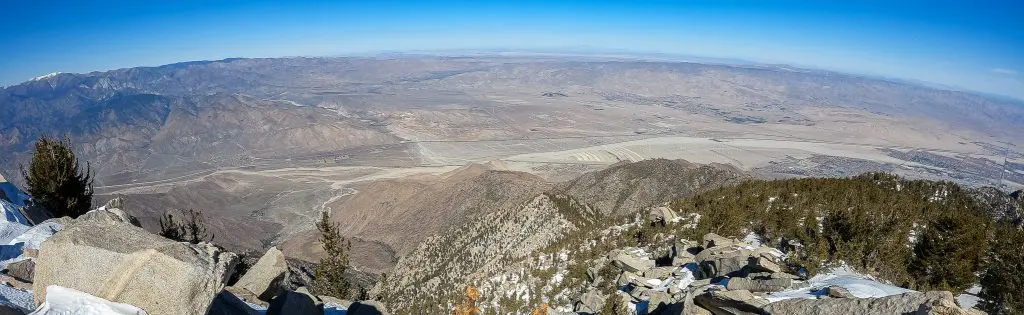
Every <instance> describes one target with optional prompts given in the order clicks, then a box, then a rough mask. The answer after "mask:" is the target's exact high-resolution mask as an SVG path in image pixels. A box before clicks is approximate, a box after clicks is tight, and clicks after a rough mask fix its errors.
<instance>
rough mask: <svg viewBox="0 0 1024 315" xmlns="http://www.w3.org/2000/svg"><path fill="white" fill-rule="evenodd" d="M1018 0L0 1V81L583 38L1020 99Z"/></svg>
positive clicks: (549, 44)
mask: <svg viewBox="0 0 1024 315" xmlns="http://www.w3.org/2000/svg"><path fill="white" fill-rule="evenodd" d="M1022 16H1024V1H1021V0H1004V1H992V0H977V1H943V0H938V1H898V0H892V1H874V0H865V1H831V0H822V1H771V0H761V1H753V0H750V1H743V0H719V1H599V0H592V1H556V0H551V1H531V0H525V1H515V2H488V1H386V0H385V1H365V2H357V1H287V2H285V1H280V2H278V1H216V0H210V1H191V0H181V1H131V2H129V1H67V2H62V1H6V2H5V3H4V4H3V10H0V85H11V84H16V83H19V82H22V81H25V80H27V79H29V78H31V77H34V76H38V75H42V74H46V73H50V72H55V71H62V72H90V71H96V70H110V69H116V68H124V67H133V66H153V65H161V64H167V63H174V62H180V61H189V60H209V59H222V58H228V57H276V56H318V55H344V54H353V53H366V52H374V51H384V50H387V51H396V50H397V51H402V50H447V49H481V48H483V49H487V48H524V49H558V48H565V47H593V48H594V49H600V48H607V49H628V50H632V51H646V52H661V53H679V54H692V55H701V56H709V57H729V58H741V59H747V60H752V61H761V62H771V63H787V64H794V65H799V66H806V67H817V68H824V69H832V70H839V71H845V72H852V73H860V74H869V75H884V76H890V77H896V78H905V79H914V80H922V81H928V82H934V83H939V84H945V85H950V86H956V87H962V88H967V89H972V90H977V91H982V92H988V93H995V94H1002V95H1009V96H1014V97H1017V98H1021V99H1024V17H1022Z"/></svg>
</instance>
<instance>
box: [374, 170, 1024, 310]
mask: <svg viewBox="0 0 1024 315" xmlns="http://www.w3.org/2000/svg"><path fill="white" fill-rule="evenodd" d="M986 191H987V190H980V191H979V190H970V189H963V188H961V187H959V186H957V185H956V184H953V183H948V182H929V181H914V180H905V179H901V178H899V177H896V176H891V175H885V174H866V175H862V176H858V177H854V178H849V179H791V180H779V181H759V180H754V181H747V182H744V183H741V184H739V185H734V186H723V187H721V188H718V189H713V190H710V191H705V192H701V193H697V194H694V195H692V196H688V197H683V198H678V199H675V200H673V201H672V202H669V203H666V204H665V205H663V206H656V207H648V208H647V209H646V210H644V211H643V212H641V214H638V215H635V216H629V217H624V218H620V219H614V218H612V217H603V218H602V216H601V215H600V214H598V213H596V212H595V211H594V210H593V208H592V207H588V206H586V205H584V204H583V203H582V202H579V201H577V200H575V199H574V198H571V197H566V196H561V197H559V196H549V195H545V196H542V197H538V199H536V200H534V201H533V203H531V204H529V205H528V206H529V207H524V208H517V209H514V210H511V211H508V213H509V214H507V215H506V216H505V217H504V220H505V222H501V221H500V220H501V219H502V218H503V217H502V216H500V215H497V214H495V215H492V216H489V217H488V219H489V220H492V221H474V222H473V223H471V224H467V225H464V226H463V227H461V228H456V229H452V230H449V231H448V232H447V233H445V234H442V235H439V236H435V237H432V238H430V239H429V240H428V241H427V242H425V243H424V244H423V245H422V246H421V247H420V248H418V249H417V250H416V251H414V252H413V254H411V255H410V256H409V257H408V259H403V260H401V261H400V262H399V265H398V266H397V267H396V269H395V272H394V273H392V274H389V275H388V277H387V280H386V281H384V282H382V283H380V284H379V285H378V290H379V292H380V295H381V297H382V298H383V299H384V300H385V301H388V302H389V305H392V307H393V311H394V312H396V313H398V314H416V313H417V311H416V310H420V309H432V310H436V311H442V310H447V309H451V307H452V306H453V305H455V303H458V302H459V301H460V300H461V295H462V292H463V289H464V288H465V287H466V286H472V287H476V288H478V289H479V291H480V292H481V295H482V298H481V299H480V300H479V301H478V303H477V306H479V307H481V308H482V309H483V310H484V312H485V313H488V314H524V313H529V312H530V311H531V310H534V309H535V308H537V307H538V306H540V305H547V306H549V307H551V309H550V312H549V313H560V312H562V313H564V312H573V311H575V312H582V313H594V312H598V313H601V314H604V312H608V309H607V308H605V307H606V305H605V304H606V302H607V303H611V302H608V301H609V300H610V299H611V300H614V299H622V302H623V303H622V304H624V305H626V306H627V307H629V308H631V309H633V310H634V311H635V310H641V312H640V314H647V312H648V311H650V313H652V314H679V313H678V311H679V310H682V311H683V312H684V313H686V314H705V313H707V312H709V311H710V312H713V313H715V314H748V313H750V314H763V313H768V314H802V313H808V312H810V313H814V312H820V311H824V310H826V309H829V308H835V307H842V308H857V309H862V310H863V311H864V313H865V314H887V313H885V312H886V311H888V310H889V309H893V308H900V309H907V310H908V311H916V310H918V309H926V308H928V309H947V308H948V309H949V310H956V311H957V312H961V313H949V314H966V313H965V312H968V311H967V310H966V308H970V307H971V306H973V305H974V303H975V302H976V301H977V300H978V299H977V298H976V297H974V295H970V294H968V295H961V296H959V298H960V299H961V300H962V301H967V302H969V304H967V305H963V307H961V306H960V305H958V302H956V301H954V300H953V296H957V295H960V294H961V293H963V292H965V291H967V290H969V288H970V287H972V286H974V285H976V284H978V283H979V281H981V279H980V278H979V274H983V273H986V272H989V271H986V270H990V267H987V266H990V265H991V264H992V263H993V260H990V259H989V257H990V254H989V253H990V251H989V248H990V247H991V248H997V247H1000V246H1004V245H1000V244H999V243H1000V240H999V239H993V238H991V236H992V235H993V233H994V232H993V231H996V230H998V229H1001V228H999V226H1001V225H1000V224H1002V223H1000V222H1012V221H1014V220H1016V219H1013V218H1005V217H992V216H990V213H995V212H998V211H993V210H992V209H991V208H990V206H989V204H991V203H990V202H981V201H982V200H1004V199H1005V198H1013V196H1016V195H1017V194H1019V193H1014V194H1005V193H1002V192H999V194H998V195H995V194H994V193H993V192H992V191H987V192H989V193H993V194H989V195H988V198H986V197H985V194H982V192H986ZM557 198H564V200H566V202H565V203H564V204H565V205H568V206H569V207H568V208H567V209H574V210H573V211H563V212H561V213H584V214H586V213H594V214H593V215H580V216H564V215H554V214H555V213H560V212H558V211H554V210H553V209H552V208H551V206H550V205H549V204H554V203H553V202H552V201H555V200H559V199H557ZM555 209H557V207H555ZM514 214H515V215H514ZM594 218H599V219H597V220H594ZM543 222H549V224H548V223H545V224H541V223H543ZM517 224H524V225H523V226H525V227H527V228H521V229H516V228H514V227H516V226H518V225H517ZM487 231H492V232H487ZM1012 231H1017V232H1009V233H1020V232H1019V230H1017V229H1012ZM708 233H719V234H722V235H724V236H717V234H708ZM1000 233H1003V232H1000ZM506 239H508V240H512V241H509V242H505V241H504V240H506ZM740 239H742V240H740ZM1014 246H1019V245H1014ZM490 248H498V250H491V249H490ZM496 254H498V255H496ZM998 281H1004V280H998ZM998 281H997V282H998ZM1010 281H1015V280H1010ZM999 285H1004V284H999ZM833 287H834V288H833ZM857 288H861V289H864V288H869V289H870V290H869V291H870V292H867V293H865V292H864V291H857V290H858V289H857ZM915 290H917V291H921V292H927V293H919V292H917V291H915ZM933 290H939V291H943V290H944V291H951V292H952V293H950V292H945V293H943V292H938V291H937V292H928V291H933ZM970 291H971V292H973V293H972V294H977V293H978V291H976V290H975V289H970ZM423 292H430V293H429V294H425V293H423ZM820 296H832V297H833V299H836V301H830V300H827V299H826V300H820V299H821V298H819V300H820V301H819V302H802V301H803V299H804V298H816V297H820ZM794 298H798V299H796V300H792V301H789V300H790V299H794ZM841 299H846V300H841ZM783 300H786V301H785V302H783ZM970 301H975V302H970ZM961 303H966V302H961ZM670 310H675V311H670ZM729 310H732V311H729ZM736 310H740V311H742V312H738V313H737V311H736ZM975 311H976V310H972V311H970V312H975ZM745 312H746V313H745ZM936 312H938V311H936ZM611 314H625V313H614V312H613V313H611Z"/></svg>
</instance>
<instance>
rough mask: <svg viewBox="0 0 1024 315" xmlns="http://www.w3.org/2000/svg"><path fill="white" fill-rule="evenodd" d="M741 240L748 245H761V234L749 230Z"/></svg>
mask: <svg viewBox="0 0 1024 315" xmlns="http://www.w3.org/2000/svg"><path fill="white" fill-rule="evenodd" d="M743 242H744V243H747V244H750V246H753V247H761V236H759V235H757V233H754V232H750V233H747V236H744V237H743Z"/></svg>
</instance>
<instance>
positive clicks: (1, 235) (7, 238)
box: [0, 220, 31, 244]
mask: <svg viewBox="0 0 1024 315" xmlns="http://www.w3.org/2000/svg"><path fill="white" fill-rule="evenodd" d="M29 229H31V228H30V227H29V226H28V225H24V224H21V223H18V222H12V221H2V220H0V244H7V243H10V242H11V240H13V239H15V238H16V237H18V236H21V235H22V234H25V232H28V230H29Z"/></svg>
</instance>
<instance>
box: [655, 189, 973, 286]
mask: <svg viewBox="0 0 1024 315" xmlns="http://www.w3.org/2000/svg"><path fill="white" fill-rule="evenodd" d="M671 207H672V208H673V209H674V210H675V211H677V212H678V213H682V214H685V213H698V214H700V215H701V220H700V222H699V223H698V224H697V227H696V228H695V229H689V230H686V231H681V232H677V235H679V236H680V237H686V238H690V239H697V238H699V237H700V236H701V235H703V234H705V233H708V232H715V233H718V234H720V235H723V236H728V237H737V238H738V237H742V236H744V235H745V234H746V233H748V232H756V233H758V234H759V235H761V236H762V237H763V239H764V242H765V244H766V245H769V246H773V247H778V248H780V249H783V250H784V251H785V252H786V253H787V254H788V255H789V257H790V259H789V263H790V264H791V265H790V267H791V268H792V269H794V270H792V271H796V270H795V269H799V268H806V269H807V270H808V271H809V272H812V273H813V272H816V270H817V269H818V268H820V267H823V266H826V265H831V264H837V263H840V262H844V263H846V264H849V265H851V266H853V267H855V268H857V269H859V270H861V271H864V272H868V273H871V274H874V275H876V276H879V277H881V278H884V279H887V280H889V281H893V282H895V283H899V284H904V285H905V286H912V287H914V288H916V289H920V290H929V289H954V290H960V289H964V288H966V287H967V286H969V285H970V284H971V283H973V278H974V276H973V275H974V274H975V273H977V272H978V271H980V270H979V267H980V266H979V261H980V259H981V257H982V256H983V255H984V253H985V248H986V246H985V229H986V227H987V226H988V224H989V222H990V221H991V220H990V219H989V218H988V216H987V215H985V211H983V209H982V208H981V206H980V205H979V204H977V203H976V202H975V201H974V200H973V199H972V198H971V196H970V195H969V193H968V192H967V191H966V190H963V189H961V188H960V187H959V186H957V185H956V184H953V183H949V182H932V181H911V180H904V179H901V178H899V177H898V176H895V175H890V174H881V173H868V174H864V175H860V176H856V177H853V178H847V179H834V178H804V179H787V180H776V181H763V180H753V181H748V182H744V183H741V184H739V185H736V186H733V187H725V188H719V189H715V190H712V191H708V192H706V193H702V194H699V195H696V196H693V197H691V198H684V199H679V200H676V201H673V202H672V203H671ZM912 233H918V234H919V237H918V240H919V241H920V242H918V243H917V244H910V243H909V241H908V237H909V236H910V235H912Z"/></svg>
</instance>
